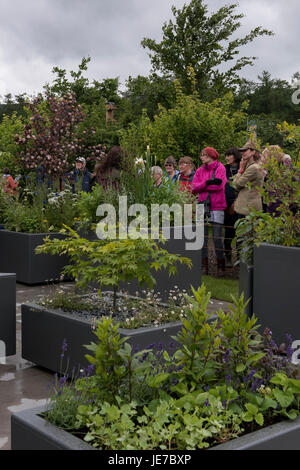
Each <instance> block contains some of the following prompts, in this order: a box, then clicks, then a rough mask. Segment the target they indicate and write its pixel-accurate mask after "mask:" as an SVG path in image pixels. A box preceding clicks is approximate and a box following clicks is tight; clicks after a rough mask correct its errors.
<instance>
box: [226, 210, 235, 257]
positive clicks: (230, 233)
mask: <svg viewBox="0 0 300 470" xmlns="http://www.w3.org/2000/svg"><path fill="white" fill-rule="evenodd" d="M238 218H239V216H238V214H236V213H235V214H233V215H229V214H227V212H225V218H224V229H225V230H224V250H225V255H226V256H230V255H231V243H232V240H233V239H234V237H235V228H234V224H235V223H236V221H237V220H238Z"/></svg>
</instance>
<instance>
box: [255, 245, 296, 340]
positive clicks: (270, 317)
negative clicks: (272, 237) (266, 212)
mask: <svg viewBox="0 0 300 470" xmlns="http://www.w3.org/2000/svg"><path fill="white" fill-rule="evenodd" d="M253 311H254V313H255V315H256V316H257V317H258V320H259V323H260V324H261V325H262V328H265V327H268V328H270V329H271V330H272V332H273V338H274V340H275V342H277V343H279V344H280V343H282V342H285V343H286V336H285V335H286V334H287V333H288V334H290V335H292V337H293V339H294V340H300V248H296V247H295V248H293V247H292V248H290V247H284V246H279V245H269V244H267V243H262V244H261V245H260V246H259V247H255V248H254V280H253Z"/></svg>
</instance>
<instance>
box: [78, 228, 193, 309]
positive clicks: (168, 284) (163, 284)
mask: <svg viewBox="0 0 300 470" xmlns="http://www.w3.org/2000/svg"><path fill="white" fill-rule="evenodd" d="M189 228H190V229H191V228H192V227H190V226H189ZM177 229H178V227H177ZM180 230H181V231H182V232H181V233H182V239H176V238H175V236H176V233H175V228H174V227H171V228H170V238H169V239H168V240H166V243H164V244H163V245H162V248H163V249H165V250H167V251H168V252H169V253H174V254H177V255H179V256H183V257H186V258H190V260H191V261H192V268H191V269H189V268H188V267H187V266H185V265H178V271H177V273H176V274H175V275H173V276H171V277H170V276H169V274H168V271H167V270H161V271H155V270H153V276H154V277H155V279H156V284H155V285H154V286H153V288H154V291H155V292H159V293H160V294H159V295H160V297H162V299H163V300H164V301H166V300H167V298H168V295H169V292H170V290H172V289H174V288H176V287H175V286H177V287H178V288H179V289H180V290H183V289H186V290H187V291H190V288H191V286H193V287H194V288H195V289H198V287H200V286H201V271H202V250H199V249H198V250H190V249H189V250H187V249H186V244H187V243H191V242H193V240H192V241H191V240H188V239H187V238H185V236H184V227H179V231H180ZM193 230H195V227H193ZM79 233H80V236H81V237H83V238H87V239H88V240H91V241H95V240H97V235H96V233H95V232H92V231H90V232H88V233H84V232H83V231H80V232H79ZM91 285H93V283H92V284H91ZM121 288H123V289H125V290H126V291H128V292H129V293H130V294H132V295H135V293H136V292H137V291H141V289H140V287H139V285H138V283H137V282H134V281H132V282H129V283H123V284H122V285H121Z"/></svg>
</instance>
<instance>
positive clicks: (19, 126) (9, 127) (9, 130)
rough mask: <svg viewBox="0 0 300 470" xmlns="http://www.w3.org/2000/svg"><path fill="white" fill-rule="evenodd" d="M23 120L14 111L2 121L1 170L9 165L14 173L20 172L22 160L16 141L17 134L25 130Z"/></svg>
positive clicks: (0, 143) (0, 127)
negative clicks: (19, 158) (20, 159)
mask: <svg viewBox="0 0 300 470" xmlns="http://www.w3.org/2000/svg"><path fill="white" fill-rule="evenodd" d="M23 126H24V124H23V120H22V118H21V117H19V116H17V114H16V113H13V114H12V115H11V116H4V117H3V119H2V121H1V123H0V172H1V173H2V171H3V168H5V167H8V168H9V170H10V171H11V173H12V175H13V176H15V175H16V174H18V173H20V171H21V162H20V161H19V160H18V158H17V155H18V146H17V144H16V143H15V135H16V134H18V133H21V132H22V130H23Z"/></svg>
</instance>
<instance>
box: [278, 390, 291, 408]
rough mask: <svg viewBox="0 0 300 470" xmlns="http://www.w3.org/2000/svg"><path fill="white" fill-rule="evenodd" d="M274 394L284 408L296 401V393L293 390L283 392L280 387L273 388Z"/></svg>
mask: <svg viewBox="0 0 300 470" xmlns="http://www.w3.org/2000/svg"><path fill="white" fill-rule="evenodd" d="M273 395H274V397H275V398H276V400H277V401H278V402H279V404H280V406H282V408H287V407H288V406H290V405H291V403H292V402H293V401H294V394H293V393H291V392H283V391H282V390H280V389H279V388H275V389H274V390H273Z"/></svg>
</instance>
